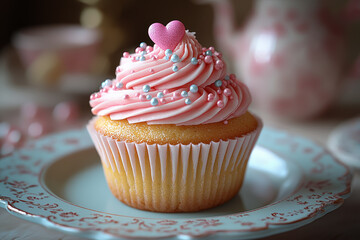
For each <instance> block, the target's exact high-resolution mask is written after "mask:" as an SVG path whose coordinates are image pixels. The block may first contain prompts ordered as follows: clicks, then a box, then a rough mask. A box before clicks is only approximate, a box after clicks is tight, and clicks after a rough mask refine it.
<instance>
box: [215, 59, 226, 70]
mask: <svg viewBox="0 0 360 240" xmlns="http://www.w3.org/2000/svg"><path fill="white" fill-rule="evenodd" d="M223 67H224V63H223V61H221V60H216V63H215V69H216V70H220V69H222V68H223Z"/></svg>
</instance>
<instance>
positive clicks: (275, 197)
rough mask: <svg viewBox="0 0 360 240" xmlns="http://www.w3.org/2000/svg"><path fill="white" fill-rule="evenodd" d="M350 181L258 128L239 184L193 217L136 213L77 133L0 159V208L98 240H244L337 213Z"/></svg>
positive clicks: (303, 144) (323, 159) (300, 146)
mask: <svg viewBox="0 0 360 240" xmlns="http://www.w3.org/2000/svg"><path fill="white" fill-rule="evenodd" d="M350 181H351V175H350V173H349V171H348V169H347V168H346V167H345V166H344V165H342V164H341V163H339V162H338V161H336V160H335V159H334V158H333V157H332V156H331V155H330V154H329V153H327V152H326V151H325V150H324V149H323V148H322V147H320V146H318V145H316V144H314V143H313V142H311V141H309V140H307V139H304V138H301V137H297V136H292V135H289V134H287V133H285V132H281V131H278V130H274V129H269V128H264V130H263V132H262V134H261V136H260V138H259V142H258V145H257V146H256V147H255V149H254V151H253V154H252V155H251V158H250V162H249V165H248V169H247V173H246V177H245V181H244V185H243V187H242V189H241V191H240V192H239V194H238V195H237V196H236V197H235V198H233V199H232V200H231V201H229V202H228V203H226V204H224V205H222V206H219V207H217V208H213V209H210V210H205V211H201V212H196V213H181V214H165V213H153V212H146V211H141V210H136V209H133V208H131V207H128V206H126V205H124V204H122V203H121V202H119V201H117V200H116V198H115V197H113V196H112V195H111V193H110V191H109V189H108V187H107V185H106V182H105V179H104V176H103V173H102V169H101V165H100V160H99V157H98V155H97V154H96V152H95V150H94V149H93V148H92V143H91V141H90V137H89V136H88V134H87V133H86V131H85V130H84V129H83V130H76V131H69V132H64V133H60V134H57V135H52V136H49V137H46V138H44V139H40V140H39V141H36V142H32V143H30V144H28V145H27V146H26V147H25V148H24V149H22V150H20V151H18V152H16V153H14V154H13V155H11V156H9V157H7V158H3V159H1V160H0V202H1V203H2V206H3V207H5V208H7V210H8V211H9V212H10V213H12V214H14V215H16V216H19V217H21V218H24V219H26V220H29V221H33V222H37V223H39V224H42V225H45V226H47V227H50V228H54V229H57V230H62V231H66V232H69V233H72V234H75V235H78V236H83V237H89V238H101V239H115V238H124V239H125V238H126V239H128V238H132V239H133V238H135V239H144V238H146V239H159V238H165V239H192V238H198V237H206V238H207V239H249V238H260V237H264V236H269V235H272V234H276V233H280V232H285V231H288V230H291V229H294V228H298V227H300V226H303V225H305V224H308V223H309V222H311V221H313V220H315V219H317V218H319V217H321V216H323V215H324V214H325V213H327V212H329V211H331V210H333V209H335V208H337V207H339V206H340V205H341V203H342V202H343V200H344V198H345V197H346V196H347V194H348V193H349V192H350Z"/></svg>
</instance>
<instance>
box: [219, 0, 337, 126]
mask: <svg viewBox="0 0 360 240" xmlns="http://www.w3.org/2000/svg"><path fill="white" fill-rule="evenodd" d="M232 14H233V13H232V9H231V6H230V4H229V3H228V2H227V1H225V2H223V1H222V2H216V3H215V15H216V22H215V36H216V37H217V40H218V43H219V45H220V46H222V48H223V50H224V51H225V53H227V55H228V56H230V57H231V58H232V59H233V61H234V65H235V69H236V71H237V74H239V75H241V77H242V79H244V81H245V82H246V83H247V85H248V86H249V88H250V91H251V92H252V96H253V99H254V102H255V104H256V105H257V106H258V107H260V108H261V109H263V110H266V111H268V112H270V113H272V114H273V115H276V116H280V117H286V118H293V119H304V118H310V117H313V116H316V115H318V114H320V113H322V112H323V111H324V110H326V109H327V108H328V107H329V106H330V105H331V103H332V102H333V100H334V98H335V96H336V95H337V93H338V87H339V82H340V79H341V76H342V72H343V52H344V48H343V46H344V45H343V33H342V29H341V27H340V26H339V24H338V22H339V21H336V20H335V19H334V18H332V17H331V16H330V14H329V12H328V11H327V9H326V8H325V7H324V6H323V4H322V1H320V0H302V1H298V0H258V1H257V2H256V4H255V9H254V12H253V14H252V16H251V18H250V19H249V21H248V22H247V24H246V26H245V28H244V29H243V31H241V32H240V31H234V30H233V27H232V26H233V19H232Z"/></svg>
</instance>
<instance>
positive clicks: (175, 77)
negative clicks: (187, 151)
mask: <svg viewBox="0 0 360 240" xmlns="http://www.w3.org/2000/svg"><path fill="white" fill-rule="evenodd" d="M145 51H146V52H145ZM209 51H211V53H210V54H209ZM174 54H176V55H177V56H178V57H179V60H180V61H179V62H173V61H171V57H172V55H174ZM172 55H170V56H169V58H166V54H165V50H163V49H161V48H160V47H159V46H157V45H156V44H155V45H154V47H151V46H148V47H146V49H145V48H144V49H139V48H138V49H137V50H136V52H135V53H134V54H127V53H125V54H124V57H122V58H121V61H120V65H119V66H118V68H117V70H116V78H115V79H113V80H112V81H110V80H108V84H107V85H106V86H105V87H104V88H102V89H101V90H100V91H99V92H98V93H94V94H92V95H91V97H90V105H91V107H92V112H93V114H95V115H98V116H109V117H110V119H112V120H122V119H127V120H128V122H129V123H138V122H146V123H147V124H176V125H197V124H207V123H214V122H221V121H226V120H229V119H231V118H233V117H237V116H241V115H242V114H244V113H245V112H246V111H247V109H248V106H249V104H250V102H251V97H250V94H249V90H248V88H247V87H246V86H245V85H244V84H243V83H242V82H240V81H238V80H237V79H236V78H235V75H233V74H232V75H230V76H229V75H226V65H225V64H224V62H223V60H222V56H221V54H220V53H218V52H216V51H215V50H214V49H213V48H208V49H207V48H203V47H202V46H201V45H200V44H199V42H198V41H197V40H196V38H195V35H194V34H193V33H190V32H188V31H187V32H186V33H185V34H184V37H183V38H182V40H181V41H180V42H179V44H178V45H177V46H176V47H175V49H174V50H173V53H172ZM209 55H210V56H209ZM141 57H142V61H141V60H138V59H141ZM194 59H196V60H197V63H195V64H194V62H192V60H193V61H194ZM174 66H176V67H177V69H178V70H177V71H174ZM215 82H216V83H215ZM119 85H120V86H119ZM146 85H147V87H150V90H149V91H148V92H144V90H143V87H144V86H146ZM194 85H195V87H194ZM220 85H221V86H220ZM194 89H197V91H194ZM190 90H193V91H190ZM159 93H160V94H159ZM181 93H183V95H182V94H181ZM158 94H159V95H158ZM147 95H150V96H151V99H153V98H155V99H153V100H150V96H148V97H147ZM147 98H148V99H147ZM154 103H155V104H154Z"/></svg>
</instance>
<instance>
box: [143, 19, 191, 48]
mask: <svg viewBox="0 0 360 240" xmlns="http://www.w3.org/2000/svg"><path fill="white" fill-rule="evenodd" d="M148 32H149V36H150V38H151V40H152V41H153V42H154V43H155V44H156V45H158V46H159V47H160V48H161V49H163V50H166V49H170V50H174V49H175V47H176V46H177V45H178V44H179V42H180V41H181V39H182V38H183V36H184V34H185V26H184V24H183V23H182V22H180V21H178V20H174V21H171V22H169V23H168V24H167V25H166V27H165V26H164V25H162V24H161V23H153V24H151V26H150V27H149V31H148Z"/></svg>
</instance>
